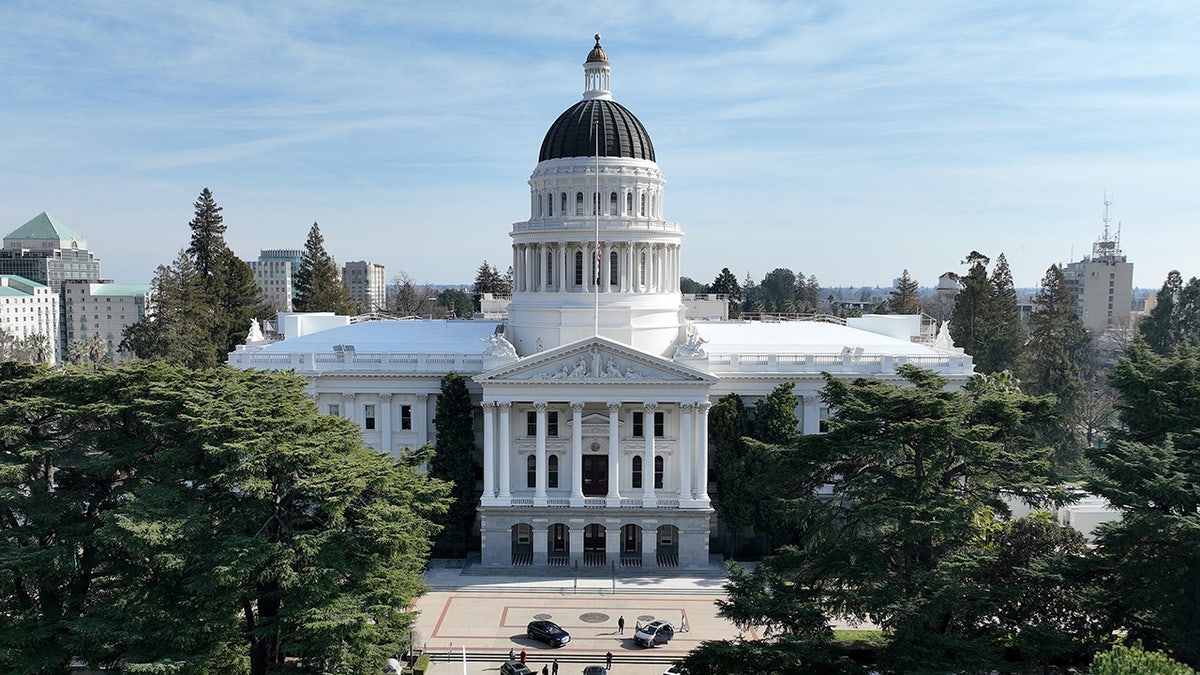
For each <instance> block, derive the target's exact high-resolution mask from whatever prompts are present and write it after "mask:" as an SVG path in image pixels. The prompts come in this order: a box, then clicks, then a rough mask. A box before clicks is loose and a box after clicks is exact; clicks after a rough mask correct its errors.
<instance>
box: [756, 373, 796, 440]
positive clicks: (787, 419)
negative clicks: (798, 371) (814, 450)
mask: <svg viewBox="0 0 1200 675" xmlns="http://www.w3.org/2000/svg"><path fill="white" fill-rule="evenodd" d="M795 386H796V383H795V382H784V383H782V384H780V385H779V386H777V387H775V389H773V390H772V391H771V393H770V394H768V395H767V397H766V398H764V399H763V400H762V401H759V403H758V405H756V406H754V427H753V433H752V435H753V436H754V438H756V439H758V440H760V441H762V442H763V443H769V444H771V445H781V446H783V447H791V446H793V445H795V444H796V440H797V439H798V438H799V437H800V431H799V429H798V428H797V427H798V426H799V420H797V419H796V405H797V401H796V394H795V393H794V392H793V390H794V389H795Z"/></svg>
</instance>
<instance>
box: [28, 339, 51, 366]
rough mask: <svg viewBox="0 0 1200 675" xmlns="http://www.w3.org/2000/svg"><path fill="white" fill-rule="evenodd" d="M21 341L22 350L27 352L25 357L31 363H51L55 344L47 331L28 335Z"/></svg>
mask: <svg viewBox="0 0 1200 675" xmlns="http://www.w3.org/2000/svg"><path fill="white" fill-rule="evenodd" d="M21 343H22V344H21V351H23V352H25V358H27V359H29V362H30V363H49V362H50V359H52V358H54V345H52V344H51V343H50V336H48V335H46V334H45V333H33V334H31V335H26V336H25V339H24V340H22V341H21Z"/></svg>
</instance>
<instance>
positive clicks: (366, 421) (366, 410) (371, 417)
mask: <svg viewBox="0 0 1200 675" xmlns="http://www.w3.org/2000/svg"><path fill="white" fill-rule="evenodd" d="M363 428H365V429H367V430H368V431H370V430H373V429H374V428H375V405H374V404H371V403H368V404H366V405H364V406H363Z"/></svg>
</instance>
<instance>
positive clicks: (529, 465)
mask: <svg viewBox="0 0 1200 675" xmlns="http://www.w3.org/2000/svg"><path fill="white" fill-rule="evenodd" d="M525 487H528V488H532V487H537V457H534V456H533V455H530V456H529V457H528V458H526V460H525Z"/></svg>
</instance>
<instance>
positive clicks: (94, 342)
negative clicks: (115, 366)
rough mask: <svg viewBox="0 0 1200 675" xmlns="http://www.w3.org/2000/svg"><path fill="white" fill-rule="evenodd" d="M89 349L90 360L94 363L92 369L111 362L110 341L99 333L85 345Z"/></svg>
mask: <svg viewBox="0 0 1200 675" xmlns="http://www.w3.org/2000/svg"><path fill="white" fill-rule="evenodd" d="M84 344H85V346H86V347H87V356H88V359H89V360H90V361H91V362H92V367H93V368H94V367H95V366H96V365H98V364H101V363H106V362H107V361H108V360H109V354H108V341H107V340H105V339H104V337H103V336H101V335H100V334H99V333H95V334H93V335H92V337H90V338H88V341H87V342H86V343H84Z"/></svg>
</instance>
